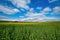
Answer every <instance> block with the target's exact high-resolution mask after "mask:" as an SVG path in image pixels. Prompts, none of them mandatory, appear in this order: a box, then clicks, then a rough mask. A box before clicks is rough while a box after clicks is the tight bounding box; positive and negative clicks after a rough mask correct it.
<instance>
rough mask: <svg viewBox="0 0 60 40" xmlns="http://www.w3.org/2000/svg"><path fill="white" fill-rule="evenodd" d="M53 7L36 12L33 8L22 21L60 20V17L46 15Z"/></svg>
mask: <svg viewBox="0 0 60 40" xmlns="http://www.w3.org/2000/svg"><path fill="white" fill-rule="evenodd" d="M50 11H51V8H49V7H47V8H44V10H42V12H40V13H36V12H34V9H33V8H31V9H30V11H29V12H27V14H26V15H25V16H28V17H27V18H22V19H20V21H29V22H46V21H60V18H56V17H47V16H45V14H46V13H48V12H50Z"/></svg>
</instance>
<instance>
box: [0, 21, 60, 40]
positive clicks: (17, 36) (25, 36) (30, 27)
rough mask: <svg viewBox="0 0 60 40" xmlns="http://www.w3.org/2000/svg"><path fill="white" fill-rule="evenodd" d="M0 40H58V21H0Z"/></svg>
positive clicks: (59, 24)
mask: <svg viewBox="0 0 60 40" xmlns="http://www.w3.org/2000/svg"><path fill="white" fill-rule="evenodd" d="M0 40H60V22H23V23H22V22H21V23H20V22H0Z"/></svg>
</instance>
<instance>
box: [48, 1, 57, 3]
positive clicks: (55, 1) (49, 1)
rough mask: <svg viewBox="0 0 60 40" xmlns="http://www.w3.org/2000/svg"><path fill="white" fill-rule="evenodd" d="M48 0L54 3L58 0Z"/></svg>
mask: <svg viewBox="0 0 60 40" xmlns="http://www.w3.org/2000/svg"><path fill="white" fill-rule="evenodd" d="M48 1H49V3H52V2H56V1H58V0H48Z"/></svg>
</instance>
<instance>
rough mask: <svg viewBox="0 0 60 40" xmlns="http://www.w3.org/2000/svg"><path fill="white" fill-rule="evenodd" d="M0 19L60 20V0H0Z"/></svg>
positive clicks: (25, 20) (28, 20)
mask: <svg viewBox="0 0 60 40" xmlns="http://www.w3.org/2000/svg"><path fill="white" fill-rule="evenodd" d="M0 21H24V22H47V21H60V0H0Z"/></svg>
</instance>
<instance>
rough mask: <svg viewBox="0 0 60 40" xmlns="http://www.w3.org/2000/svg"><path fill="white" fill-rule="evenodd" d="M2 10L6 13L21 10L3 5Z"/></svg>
mask: <svg viewBox="0 0 60 40" xmlns="http://www.w3.org/2000/svg"><path fill="white" fill-rule="evenodd" d="M0 11H1V12H3V13H6V14H14V13H17V12H19V10H18V9H11V8H8V7H5V6H2V5H0Z"/></svg>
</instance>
